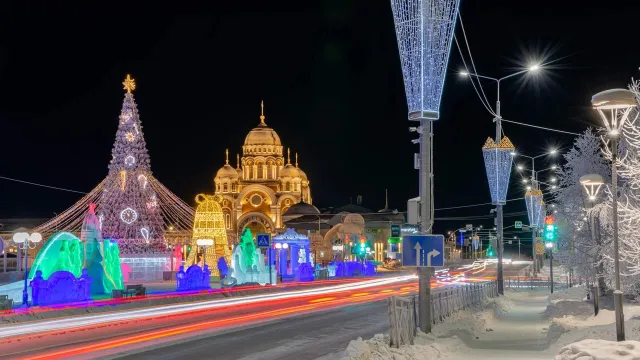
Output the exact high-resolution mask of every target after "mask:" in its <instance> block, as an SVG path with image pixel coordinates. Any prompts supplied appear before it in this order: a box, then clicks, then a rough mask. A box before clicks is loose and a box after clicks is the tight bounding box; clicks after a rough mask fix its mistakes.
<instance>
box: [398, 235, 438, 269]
mask: <svg viewBox="0 0 640 360" xmlns="http://www.w3.org/2000/svg"><path fill="white" fill-rule="evenodd" d="M402 265H404V266H427V267H441V266H444V236H443V235H410V236H403V237H402Z"/></svg>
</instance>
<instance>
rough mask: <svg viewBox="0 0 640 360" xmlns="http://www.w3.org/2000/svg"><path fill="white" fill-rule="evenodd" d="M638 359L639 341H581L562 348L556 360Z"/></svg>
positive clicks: (639, 354) (639, 355)
mask: <svg viewBox="0 0 640 360" xmlns="http://www.w3.org/2000/svg"><path fill="white" fill-rule="evenodd" d="M598 359H606V360H618V359H620V360H629V359H640V342H639V341H621V342H616V341H606V340H593V339H588V340H583V341H579V342H576V343H573V344H570V345H567V346H565V347H563V348H562V349H561V350H560V352H559V353H558V355H556V360H598Z"/></svg>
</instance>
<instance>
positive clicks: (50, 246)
mask: <svg viewBox="0 0 640 360" xmlns="http://www.w3.org/2000/svg"><path fill="white" fill-rule="evenodd" d="M100 227H101V226H100V220H99V219H98V218H97V217H96V215H95V205H94V204H91V205H90V206H89V213H88V214H87V216H86V217H85V219H84V222H83V224H82V231H81V233H80V237H81V238H82V240H80V239H79V238H77V237H76V236H75V235H73V234H72V233H70V232H66V231H63V232H58V233H55V234H53V236H51V237H50V238H49V239H48V240H47V241H46V242H45V244H44V246H43V248H42V249H41V250H40V252H39V253H38V255H36V259H35V261H34V263H33V266H32V267H31V270H30V271H29V279H33V278H34V277H35V274H36V271H38V270H39V271H42V278H43V279H45V280H46V279H48V278H49V276H51V274H53V273H54V272H56V271H69V272H71V273H72V274H73V275H74V276H76V277H80V276H81V275H82V269H87V271H88V272H89V277H91V278H92V279H93V281H92V282H91V295H97V294H111V291H112V290H115V289H124V282H123V280H122V270H121V268H120V249H119V248H118V244H117V243H116V242H114V241H111V240H109V239H102V231H101V229H100Z"/></svg>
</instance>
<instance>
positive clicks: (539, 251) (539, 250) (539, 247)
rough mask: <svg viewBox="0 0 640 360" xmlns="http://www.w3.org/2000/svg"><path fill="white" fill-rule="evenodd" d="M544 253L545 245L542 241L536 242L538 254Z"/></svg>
mask: <svg viewBox="0 0 640 360" xmlns="http://www.w3.org/2000/svg"><path fill="white" fill-rule="evenodd" d="M542 254H544V246H542V244H541V243H537V244H536V255H542Z"/></svg>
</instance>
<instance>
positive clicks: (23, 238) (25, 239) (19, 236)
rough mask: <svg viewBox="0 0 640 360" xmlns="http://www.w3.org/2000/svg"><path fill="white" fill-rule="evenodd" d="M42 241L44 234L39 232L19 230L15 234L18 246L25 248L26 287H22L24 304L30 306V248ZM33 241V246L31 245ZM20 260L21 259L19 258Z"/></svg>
mask: <svg viewBox="0 0 640 360" xmlns="http://www.w3.org/2000/svg"><path fill="white" fill-rule="evenodd" d="M40 241H42V235H41V234H40V233H38V232H34V233H32V234H29V233H26V232H19V233H15V234H13V242H15V243H16V244H17V246H18V248H20V249H23V250H24V289H22V306H24V307H28V306H29V291H28V289H27V287H28V284H27V280H28V278H29V249H35V248H36V246H37V244H38V243H39V242H40ZM29 243H33V244H34V245H33V247H31V246H30V245H29ZM17 260H18V261H20V259H17Z"/></svg>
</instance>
